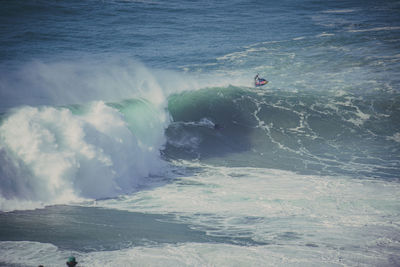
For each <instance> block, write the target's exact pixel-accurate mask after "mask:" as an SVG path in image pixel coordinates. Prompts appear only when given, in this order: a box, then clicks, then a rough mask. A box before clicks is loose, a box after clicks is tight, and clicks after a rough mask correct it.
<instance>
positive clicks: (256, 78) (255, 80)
mask: <svg viewBox="0 0 400 267" xmlns="http://www.w3.org/2000/svg"><path fill="white" fill-rule="evenodd" d="M259 80H260V76H259V74H258V73H257V75H256V77H254V82H255V83H256V82H258V81H259Z"/></svg>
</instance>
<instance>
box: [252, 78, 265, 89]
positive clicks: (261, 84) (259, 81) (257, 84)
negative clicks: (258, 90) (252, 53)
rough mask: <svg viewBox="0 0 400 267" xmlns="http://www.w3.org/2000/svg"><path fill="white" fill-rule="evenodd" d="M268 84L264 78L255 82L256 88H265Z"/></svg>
mask: <svg viewBox="0 0 400 267" xmlns="http://www.w3.org/2000/svg"><path fill="white" fill-rule="evenodd" d="M267 83H268V81H267V80H266V79H263V78H258V79H257V80H256V81H255V84H254V85H255V86H256V87H260V86H263V85H266V84H267Z"/></svg>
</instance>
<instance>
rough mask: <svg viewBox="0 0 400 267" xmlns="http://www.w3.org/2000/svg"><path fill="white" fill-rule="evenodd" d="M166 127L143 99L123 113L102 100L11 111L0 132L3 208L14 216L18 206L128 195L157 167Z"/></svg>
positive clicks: (124, 108)
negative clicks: (19, 204) (28, 202)
mask: <svg viewBox="0 0 400 267" xmlns="http://www.w3.org/2000/svg"><path fill="white" fill-rule="evenodd" d="M133 110H134V111H136V112H135V116H132V115H131V114H129V112H132V111H133ZM139 116H140V117H139ZM167 123H168V117H167V116H166V114H164V113H162V112H159V111H158V110H157V111H156V107H155V106H152V105H151V104H150V103H149V102H146V101H143V100H137V101H133V102H132V101H131V102H127V103H125V105H122V107H121V110H118V109H116V108H113V107H111V106H109V105H107V104H105V103H104V102H101V101H98V102H93V103H91V104H89V105H88V106H85V107H79V108H77V107H74V108H71V109H70V108H67V107H62V108H55V107H22V108H18V109H15V110H14V111H13V112H12V113H11V114H10V115H9V116H8V117H7V118H6V119H5V120H4V121H3V123H2V125H1V126H0V164H1V166H2V168H1V169H0V172H1V173H0V177H1V180H0V183H1V187H0V190H1V191H0V193H1V198H2V200H1V209H2V210H9V209H18V208H19V207H15V206H13V205H15V204H16V203H18V201H16V200H17V199H19V200H22V207H20V208H25V207H24V205H23V204H24V202H23V201H24V200H25V201H33V202H38V203H45V204H55V203H69V202H71V201H77V200H79V199H82V198H96V199H97V198H104V197H113V196H116V195H118V194H122V193H127V192H130V191H132V190H133V189H134V188H135V186H136V185H137V184H138V182H139V181H140V180H141V179H143V178H144V177H146V176H148V175H151V174H156V173H158V172H159V170H160V169H161V168H162V166H163V163H162V161H161V159H160V152H159V150H160V148H161V147H162V146H163V144H164V143H165V138H164V128H165V126H166V125H167ZM25 204H26V203H25Z"/></svg>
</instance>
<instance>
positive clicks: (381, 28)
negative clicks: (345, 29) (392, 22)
mask: <svg viewBox="0 0 400 267" xmlns="http://www.w3.org/2000/svg"><path fill="white" fill-rule="evenodd" d="M397 30H400V27H394V26H393V27H375V28H370V29H358V30H349V32H377V31H397Z"/></svg>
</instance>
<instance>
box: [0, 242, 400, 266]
mask: <svg viewBox="0 0 400 267" xmlns="http://www.w3.org/2000/svg"><path fill="white" fill-rule="evenodd" d="M389 242H390V241H389ZM0 250H1V251H2V253H3V256H4V257H3V259H2V260H3V262H4V263H7V264H16V265H19V264H21V265H26V264H28V265H30V266H38V265H44V266H62V265H65V262H66V260H67V259H68V257H69V256H71V255H74V256H75V258H76V260H77V261H78V264H79V265H82V266H110V267H111V266H126V267H129V266H174V267H175V266H343V265H345V266H371V265H373V266H377V265H383V266H386V265H390V263H392V264H393V263H396V262H397V263H399V262H398V260H399V259H396V257H393V258H392V259H391V260H390V259H388V258H387V257H385V255H380V254H379V252H378V251H376V250H371V251H368V254H366V253H365V254H359V253H358V252H357V251H353V250H346V249H342V248H336V247H318V246H315V245H313V244H308V245H301V246H293V245H292V246H282V245H268V246H236V245H229V244H210V243H205V244H199V243H186V244H166V245H160V246H152V247H136V248H129V249H123V250H116V251H97V252H89V253H82V252H76V251H63V250H60V249H58V248H57V247H55V246H53V245H51V244H42V243H36V242H24V241H23V242H0ZM396 260H397V261H396Z"/></svg>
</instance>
